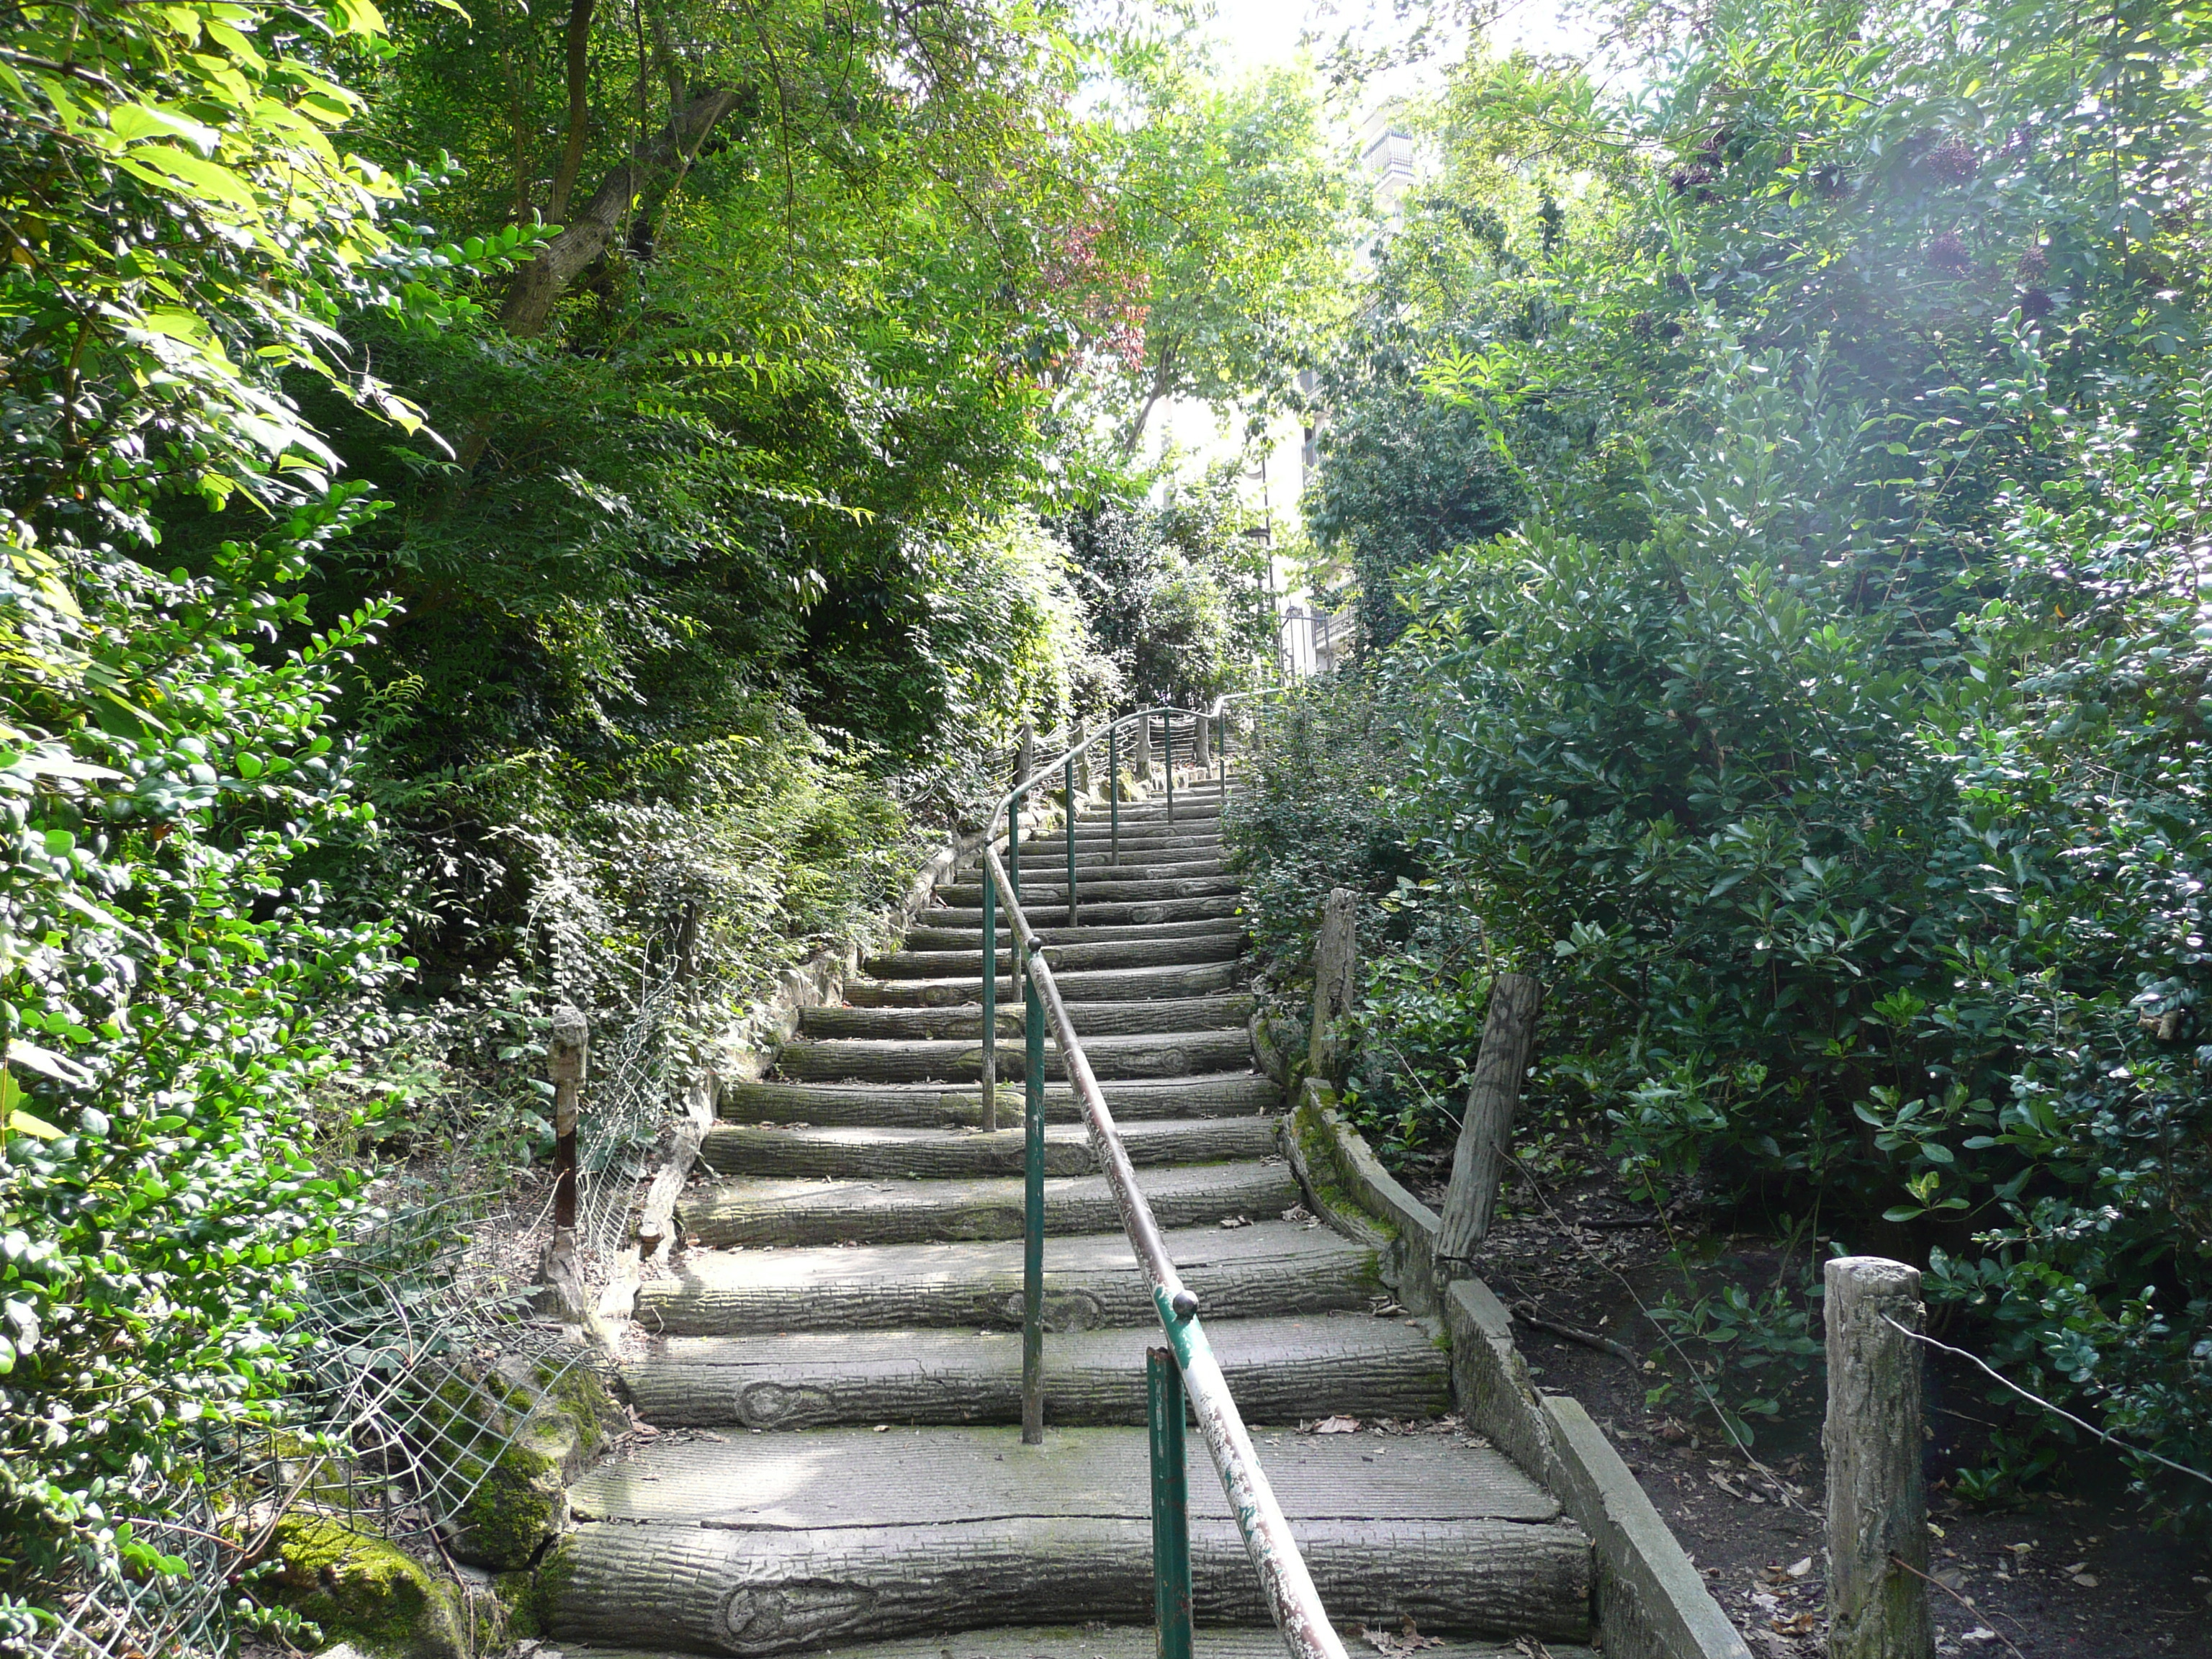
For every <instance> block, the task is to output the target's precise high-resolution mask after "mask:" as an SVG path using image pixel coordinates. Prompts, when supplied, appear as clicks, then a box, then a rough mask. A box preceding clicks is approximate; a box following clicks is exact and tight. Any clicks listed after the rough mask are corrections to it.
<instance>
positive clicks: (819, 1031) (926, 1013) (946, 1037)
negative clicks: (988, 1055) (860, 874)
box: [799, 996, 1253, 1041]
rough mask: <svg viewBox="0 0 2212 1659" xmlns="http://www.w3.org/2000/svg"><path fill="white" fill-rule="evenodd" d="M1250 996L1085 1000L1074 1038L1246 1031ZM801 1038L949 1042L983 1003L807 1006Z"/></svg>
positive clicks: (973, 1023) (1013, 1007) (1017, 1013)
mask: <svg viewBox="0 0 2212 1659" xmlns="http://www.w3.org/2000/svg"><path fill="white" fill-rule="evenodd" d="M1252 1006H1253V1004H1252V999H1251V998H1250V997H1249V996H1216V997H1152V998H1148V999H1146V1000H1141V1001H1134V1002H1086V1003H1083V1004H1081V1005H1080V1006H1070V1007H1069V1009H1068V1016H1069V1018H1072V1019H1073V1021H1074V1022H1075V1034H1076V1036H1079V1037H1082V1038H1084V1039H1085V1040H1086V1041H1087V1040H1088V1039H1090V1038H1091V1037H1097V1036H1158V1035H1159V1034H1161V1033H1164V1032H1170V1031H1204V1030H1243V1027H1244V1024H1245V1022H1246V1021H1248V1020H1249V1019H1250V1018H1252ZM995 1023H996V1025H997V1027H998V1031H999V1035H1000V1037H1002V1038H1003V1037H1005V1036H1008V1035H1009V1034H1011V1035H1013V1036H1020V1035H1021V1031H1022V1005H1021V1003H1020V1002H1019V1001H1018V1000H1014V999H1012V998H1009V999H1007V1001H1006V1004H1005V1005H1004V1006H1001V1007H1000V1010H999V1018H998V1019H997V1021H996V1022H995ZM799 1032H800V1034H801V1035H802V1036H807V1037H815V1038H824V1039H826V1038H831V1037H878V1038H882V1037H906V1038H921V1039H924V1040H931V1039H934V1040H937V1041H950V1040H954V1039H960V1038H965V1039H968V1040H969V1041H975V1040H978V1039H980V1038H981V1036H982V1035H983V1010H982V1008H981V1006H980V1005H978V1006H968V1007H956V1008H866V1007H863V1008H835V1007H829V1008H809V1009H807V1010H806V1011H805V1012H803V1013H801V1014H800V1015H799Z"/></svg>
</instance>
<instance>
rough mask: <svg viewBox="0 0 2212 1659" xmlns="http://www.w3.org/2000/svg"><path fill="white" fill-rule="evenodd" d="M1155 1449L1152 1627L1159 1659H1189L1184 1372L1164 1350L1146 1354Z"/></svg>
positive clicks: (1153, 1449)
mask: <svg viewBox="0 0 2212 1659" xmlns="http://www.w3.org/2000/svg"><path fill="white" fill-rule="evenodd" d="M1145 1403H1146V1407H1148V1408H1149V1409H1148V1411H1147V1413H1146V1415H1147V1416H1148V1418H1149V1419H1150V1420H1151V1425H1152V1626H1153V1630H1154V1632H1156V1640H1157V1642H1158V1649H1157V1650H1158V1655H1159V1659H1191V1652H1190V1650H1191V1610H1190V1480H1189V1476H1188V1464H1187V1462H1185V1458H1184V1450H1183V1401H1182V1370H1180V1369H1178V1368H1177V1366H1176V1357H1175V1355H1174V1354H1173V1353H1172V1352H1170V1350H1168V1349H1166V1348H1147V1349H1146V1350H1145Z"/></svg>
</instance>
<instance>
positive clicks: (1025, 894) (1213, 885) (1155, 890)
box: [924, 863, 1237, 921]
mask: <svg viewBox="0 0 2212 1659" xmlns="http://www.w3.org/2000/svg"><path fill="white" fill-rule="evenodd" d="M1236 891H1237V878H1236V877H1234V876H1186V877H1182V878H1178V879H1176V880H1173V881H1109V880H1105V879H1101V880H1098V881H1095V882H1085V880H1084V879H1083V876H1082V872H1080V871H1078V872H1076V882H1075V896H1076V898H1077V900H1078V901H1079V902H1085V903H1087V902H1089V901H1090V900H1091V898H1093V897H1096V898H1097V900H1098V902H1100V903H1101V904H1133V903H1136V902H1139V901H1144V900H1155V899H1200V898H1219V897H1222V896H1224V895H1229V894H1234V893H1235V892H1236ZM937 893H938V896H939V898H941V899H943V900H944V901H945V905H944V908H946V909H948V910H954V909H959V908H962V907H963V906H967V905H975V906H978V907H980V906H981V904H982V902H983V889H982V886H981V884H980V883H975V882H954V883H952V884H949V885H947V886H944V887H940V888H939V889H938V890H937ZM1021 897H1022V908H1023V909H1024V910H1028V909H1030V908H1032V907H1033V906H1044V907H1048V908H1049V907H1054V906H1059V905H1063V904H1066V902H1067V871H1066V868H1065V866H1063V867H1062V868H1060V869H1059V870H1054V868H1053V867H1052V866H1051V864H1050V863H1047V864H1046V865H1045V866H1044V867H1043V868H1042V870H1036V869H1027V868H1025V869H1024V870H1023V872H1022V879H1021ZM924 914H932V912H925V913H924ZM1103 919H1104V918H1103V917H1102V918H1101V920H1102V921H1103Z"/></svg>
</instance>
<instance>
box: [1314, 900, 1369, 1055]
mask: <svg viewBox="0 0 2212 1659" xmlns="http://www.w3.org/2000/svg"><path fill="white" fill-rule="evenodd" d="M1358 984H1359V896H1358V894H1357V893H1355V892H1353V891H1352V890H1351V889H1350V888H1349V887H1338V888H1334V889H1332V890H1331V891H1330V893H1329V896H1328V899H1327V900H1326V901H1324V902H1323V903H1322V911H1321V936H1320V937H1319V938H1318V939H1316V940H1315V941H1314V1012H1313V1039H1312V1041H1311V1042H1310V1043H1309V1044H1308V1045H1307V1048H1306V1061H1307V1064H1308V1065H1310V1066H1311V1067H1312V1068H1313V1074H1314V1075H1315V1076H1316V1077H1317V1078H1322V1079H1326V1080H1328V1082H1330V1083H1332V1084H1340V1083H1342V1082H1343V1080H1344V1079H1343V1078H1342V1076H1341V1075H1340V1073H1341V1072H1342V1070H1343V1068H1344V1066H1345V1064H1346V1059H1347V1058H1348V1056H1347V1054H1346V1043H1345V1040H1344V1036H1343V1034H1342V1033H1341V1032H1340V1031H1339V1030H1337V1022H1338V1021H1339V1020H1340V1019H1341V1018H1343V1017H1344V1015H1345V1012H1346V1011H1347V1010H1348V1009H1349V1008H1350V1007H1351V1006H1352V999H1353V997H1354V995H1355V994H1357V992H1358Z"/></svg>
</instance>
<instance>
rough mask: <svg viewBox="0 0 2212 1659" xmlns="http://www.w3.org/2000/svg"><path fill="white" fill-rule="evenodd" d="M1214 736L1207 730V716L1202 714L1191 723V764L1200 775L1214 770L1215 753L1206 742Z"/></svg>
mask: <svg viewBox="0 0 2212 1659" xmlns="http://www.w3.org/2000/svg"><path fill="white" fill-rule="evenodd" d="M1211 736H1212V732H1209V731H1207V729H1206V716H1205V715H1203V714H1200V715H1197V716H1195V717H1194V718H1193V720H1191V723H1190V763H1191V764H1192V765H1193V766H1194V767H1195V768H1196V769H1198V770H1199V772H1200V774H1204V773H1206V772H1210V771H1212V769H1213V751H1212V750H1211V749H1209V748H1208V747H1207V746H1206V738H1209V737H1211Z"/></svg>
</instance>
